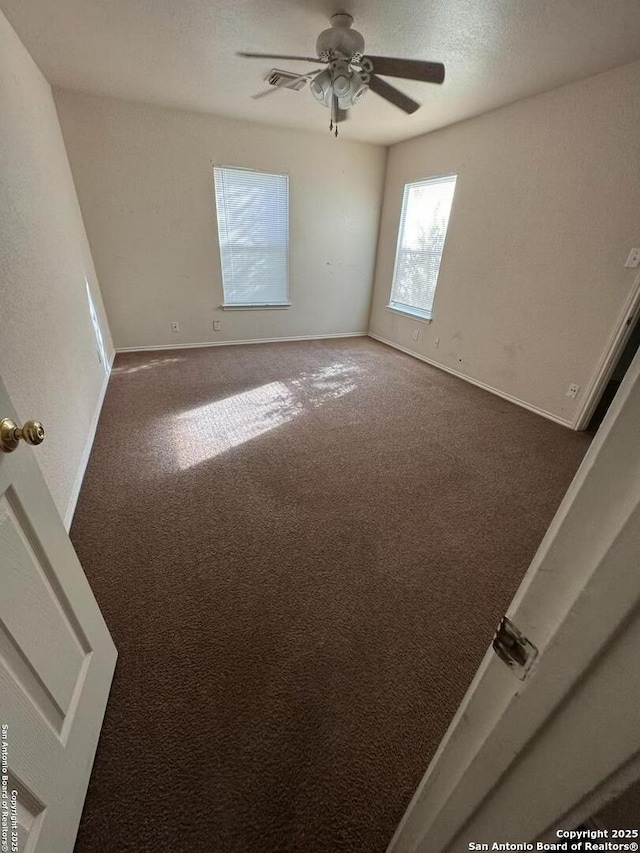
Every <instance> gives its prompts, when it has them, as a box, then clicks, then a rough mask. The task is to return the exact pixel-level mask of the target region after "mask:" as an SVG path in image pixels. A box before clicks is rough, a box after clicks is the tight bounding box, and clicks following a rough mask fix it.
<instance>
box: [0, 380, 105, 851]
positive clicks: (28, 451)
mask: <svg viewBox="0 0 640 853" xmlns="http://www.w3.org/2000/svg"><path fill="white" fill-rule="evenodd" d="M0 417H11V418H12V419H13V420H14V421H16V422H18V418H17V417H16V414H15V412H14V411H13V408H12V406H11V403H10V400H9V397H8V395H7V393H6V390H5V389H4V386H3V385H2V383H1V381H0ZM45 427H46V425H45ZM45 440H46V439H45ZM39 450H41V448H35V449H32V448H30V447H27V446H20V447H19V448H18V449H17V450H15V451H14V452H13V453H11V454H7V453H0V724H1V725H2V726H3V728H2V730H0V746H1V747H2V750H3V759H5V760H6V771H7V775H8V785H7V792H8V794H9V799H10V800H11V798H13V804H12V808H11V815H10V817H12V818H13V819H14V825H13V829H14V831H15V832H17V835H18V839H19V846H18V849H19V850H20V853H23V851H25V853H44V851H47V853H71V851H72V850H73V845H74V842H75V836H76V833H77V828H78V823H79V820H80V815H81V811H82V805H83V802H84V797H85V794H86V789H87V785H88V781H89V774H90V772H91V766H92V763H93V757H94V753H95V748H96V745H97V741H98V737H99V734H100V727H101V725H102V718H103V715H104V710H105V707H106V703H107V698H108V694H109V688H110V685H111V679H112V676H113V670H114V667H115V661H116V650H115V647H114V645H113V641H112V640H111V637H110V635H109V632H108V630H107V627H106V625H105V623H104V620H103V618H102V615H101V614H100V611H99V609H98V606H97V604H96V602H95V599H94V597H93V594H92V592H91V589H90V587H89V584H88V583H87V580H86V578H85V576H84V573H83V571H82V567H81V566H80V563H79V561H78V558H77V556H76V554H75V551H74V550H73V546H72V545H71V541H70V540H69V537H68V536H67V533H66V531H65V529H64V526H63V524H62V521H61V519H60V516H59V514H58V512H57V509H56V507H55V505H54V503H53V500H52V498H51V495H50V494H49V491H48V488H47V486H46V484H45V482H44V478H43V476H42V474H41V472H40V469H39V467H38V465H37V463H36V459H35V454H37V453H38V451H39ZM3 766H4V761H3ZM12 792H15V793H12ZM16 824H17V825H16ZM11 828H12V827H11V824H10V829H11ZM9 849H11V837H10V838H9Z"/></svg>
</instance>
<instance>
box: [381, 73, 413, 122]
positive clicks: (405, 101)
mask: <svg viewBox="0 0 640 853" xmlns="http://www.w3.org/2000/svg"><path fill="white" fill-rule="evenodd" d="M369 88H370V89H371V91H372V92H375V93H376V95H380V97H381V98H384V99H385V101H389V103H391V104H393V105H394V107H398V108H399V109H401V110H404V111H405V113H415V111H416V110H417V109H419V108H420V104H419V103H418V102H417V101H414V100H413V98H410V97H409V96H408V95H405V94H404V92H401V91H400V90H399V89H396V87H395V86H391V85H390V84H389V83H386V82H385V81H384V80H381V79H380V78H379V77H376V75H375V74H372V75H371V78H370V80H369Z"/></svg>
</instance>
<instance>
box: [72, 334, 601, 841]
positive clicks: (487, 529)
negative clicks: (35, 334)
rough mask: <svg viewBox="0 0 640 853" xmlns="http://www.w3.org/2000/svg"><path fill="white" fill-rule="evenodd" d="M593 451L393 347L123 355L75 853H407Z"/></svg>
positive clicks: (99, 471) (96, 505)
mask: <svg viewBox="0 0 640 853" xmlns="http://www.w3.org/2000/svg"><path fill="white" fill-rule="evenodd" d="M588 441H589V439H588V438H587V437H586V436H585V435H581V434H576V433H573V432H571V431H570V430H568V429H565V428H563V427H561V426H558V425H556V424H554V423H551V422H549V421H547V420H545V419H543V418H541V417H538V416H537V415H535V414H532V413H531V412H528V411H525V410H524V409H521V408H518V407H516V406H514V405H512V404H510V403H508V402H506V401H504V400H502V399H500V398H498V397H495V396H493V395H491V394H489V393H486V392H484V391H482V390H480V389H478V388H476V387H474V386H472V385H470V384H468V383H465V382H464V381H462V380H459V379H456V378H454V377H452V376H450V375H448V374H446V373H444V372H442V371H439V370H437V369H435V368H432V367H430V366H428V365H426V364H423V363H421V362H419V361H417V360H415V359H412V358H410V357H408V356H405V355H403V354H401V353H398V352H397V351H395V350H392V349H390V348H388V347H385V346H383V345H382V344H378V343H376V342H374V341H371V340H369V339H344V340H338V341H321V342H301V343H283V344H266V345H261V346H233V347H224V348H209V349H193V350H173V351H164V352H154V353H149V352H147V353H136V354H128V355H120V356H119V357H118V358H117V361H116V365H115V369H114V372H113V376H112V379H111V381H110V384H109V389H108V393H107V397H106V400H105V404H104V409H103V413H102V416H101V419H100V424H99V428H98V433H97V437H96V441H95V445H94V449H93V453H92V455H91V459H90V462H89V467H88V470H87V475H86V479H85V482H84V486H83V489H82V493H81V496H80V502H79V505H78V509H77V513H76V516H75V520H74V524H73V529H72V539H73V542H74V544H75V546H76V549H77V551H78V553H79V556H80V559H81V560H82V563H83V565H84V567H85V570H86V572H87V575H88V577H89V580H90V582H91V584H92V586H93V589H94V591H95V594H96V597H97V599H98V602H99V604H100V606H101V608H102V611H103V613H104V616H105V618H106V621H107V623H108V625H109V626H110V628H111V631H112V633H113V637H114V639H115V642H116V644H117V646H118V649H119V652H120V658H119V663H118V667H117V670H116V676H115V681H114V685H113V692H112V696H111V700H110V703H109V707H108V710H107V714H106V719H105V725H104V731H103V734H102V738H101V741H100V745H99V749H98V755H97V759H96V763H95V767H94V770H93V775H92V779H91V784H90V788H89V794H88V797H87V802H86V808H85V812H84V816H83V819H82V824H81V828H80V832H79V836H78V842H77V846H76V851H77V853H102V851H105V852H106V851H109V853H115V851H117V853H168V851H173V853H254V851H255V853H276V851H278V853H341V851H345V853H346V851H348V853H383V851H384V850H385V847H386V845H387V843H388V841H389V839H390V837H391V835H392V834H393V832H394V829H395V827H396V825H397V823H398V821H399V820H400V817H401V816H402V813H403V811H404V809H405V807H406V805H407V803H408V801H409V799H410V797H411V795H412V792H413V790H414V789H415V787H416V785H417V783H418V781H419V780H420V777H421V776H422V774H423V772H424V771H425V769H426V767H427V764H428V763H429V760H430V758H431V756H432V755H433V753H434V751H435V749H436V747H437V745H438V742H439V741H440V739H441V737H442V736H443V734H444V732H445V730H446V728H447V725H448V723H449V720H450V719H451V716H452V715H453V713H454V711H455V709H456V707H457V705H458V703H459V702H460V700H461V699H462V696H463V694H464V692H465V690H466V688H467V686H468V684H469V682H470V679H471V678H472V676H473V674H474V671H475V669H476V667H477V666H478V664H479V662H480V660H481V658H482V656H483V654H484V652H485V649H486V648H487V646H488V644H489V643H490V641H491V638H492V634H493V630H494V628H495V625H496V624H497V622H498V619H499V617H500V616H501V615H502V613H503V612H504V610H505V608H506V607H507V605H508V604H509V601H510V599H511V598H512V596H513V594H514V592H515V590H516V588H517V586H518V583H519V581H520V579H521V578H522V576H523V574H524V572H525V570H526V568H527V566H528V564H529V562H530V560H531V558H532V556H533V554H534V552H535V550H536V547H537V545H538V544H539V542H540V540H541V538H542V536H543V534H544V531H545V529H546V528H547V526H548V524H549V522H550V520H551V518H552V516H553V514H554V511H555V510H556V508H557V506H558V504H559V502H560V500H561V498H562V495H563V494H564V492H565V490H566V488H567V486H568V484H569V482H570V481H571V479H572V477H573V475H574V473H575V471H576V469H577V467H578V464H579V462H580V460H581V458H582V456H583V454H584V452H585V450H586V449H587V446H588Z"/></svg>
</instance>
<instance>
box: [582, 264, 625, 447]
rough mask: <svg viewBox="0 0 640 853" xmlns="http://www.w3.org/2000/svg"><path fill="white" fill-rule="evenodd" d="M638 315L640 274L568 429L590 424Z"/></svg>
mask: <svg viewBox="0 0 640 853" xmlns="http://www.w3.org/2000/svg"><path fill="white" fill-rule="evenodd" d="M639 316H640V273H638V275H637V276H636V279H635V281H634V282H633V285H632V287H631V290H630V291H629V295H628V296H627V298H626V300H625V303H624V305H623V307H622V310H621V312H620V314H619V315H618V319H617V320H616V323H615V325H614V327H613V329H612V331H611V334H610V335H609V340H608V341H607V345H606V347H605V349H604V352H603V353H602V355H601V356H600V359H599V360H598V364H597V365H596V369H595V371H594V373H593V376H592V377H591V379H590V380H589V384H588V385H587V386H586V388H585V391H584V396H583V398H582V403H581V405H580V406H578V410H577V411H576V413H575V415H574V418H573V421H572V423H571V428H572V429H574V430H576V431H579V430H584V429H586V428H587V427H588V426H589V422H590V421H591V418H592V417H593V413H594V412H595V410H596V407H597V405H598V403H599V402H600V399H601V397H602V395H603V393H604V389H605V388H606V386H607V382H608V381H609V379H611V375H612V373H613V371H614V370H615V367H616V364H617V363H618V360H619V358H620V356H621V355H622V351H623V350H624V348H625V346H626V344H627V341H628V340H629V338H630V337H631V333H632V331H633V328H634V326H635V324H636V322H637V321H638V318H639Z"/></svg>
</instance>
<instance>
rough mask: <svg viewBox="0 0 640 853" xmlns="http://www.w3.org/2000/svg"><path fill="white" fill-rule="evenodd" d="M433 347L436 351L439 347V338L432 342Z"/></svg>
mask: <svg viewBox="0 0 640 853" xmlns="http://www.w3.org/2000/svg"><path fill="white" fill-rule="evenodd" d="M433 345H434V347H435V348H436V349H438V347H439V346H440V338H436V339H435V340H434V342H433Z"/></svg>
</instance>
